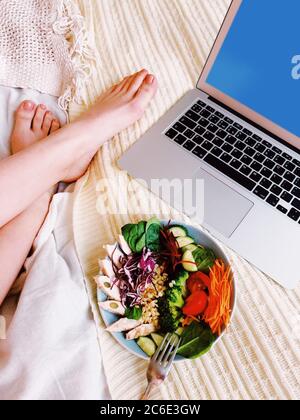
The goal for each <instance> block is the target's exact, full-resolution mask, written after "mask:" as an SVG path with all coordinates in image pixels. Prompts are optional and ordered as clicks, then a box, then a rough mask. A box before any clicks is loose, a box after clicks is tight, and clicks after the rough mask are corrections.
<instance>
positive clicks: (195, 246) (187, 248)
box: [182, 244, 198, 253]
mask: <svg viewBox="0 0 300 420" xmlns="http://www.w3.org/2000/svg"><path fill="white" fill-rule="evenodd" d="M197 248H198V247H197V245H195V244H190V245H187V246H185V247H184V248H182V252H183V253H185V251H192V252H194V251H195V249H197Z"/></svg>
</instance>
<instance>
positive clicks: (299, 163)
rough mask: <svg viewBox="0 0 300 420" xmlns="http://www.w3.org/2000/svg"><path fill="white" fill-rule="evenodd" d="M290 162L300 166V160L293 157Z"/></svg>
mask: <svg viewBox="0 0 300 420" xmlns="http://www.w3.org/2000/svg"><path fill="white" fill-rule="evenodd" d="M292 162H293V164H294V165H296V166H298V167H300V161H299V160H297V159H293V160H292Z"/></svg>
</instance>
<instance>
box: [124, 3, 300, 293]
mask: <svg viewBox="0 0 300 420" xmlns="http://www.w3.org/2000/svg"><path fill="white" fill-rule="evenodd" d="M299 16H300V2H299V1H298V0H285V1H276V2H272V5H270V3H269V2H265V1H261V0H234V1H233V2H232V4H231V7H230V9H229V11H228V13H227V16H226V18H225V21H224V23H223V25H222V28H221V30H220V32H219V35H218V37H217V40H216V42H215V44H214V46H213V49H212V51H211V54H210V56H209V58H208V61H207V63H206V65H205V67H204V70H203V72H202V74H201V76H200V80H199V82H198V84H197V87H196V88H195V89H194V90H191V91H190V92H188V93H187V94H186V95H185V96H184V97H183V98H182V99H181V100H180V101H179V102H178V103H177V104H176V105H175V106H174V107H173V108H172V109H171V110H170V111H169V112H168V113H167V114H166V115H165V116H164V117H163V118H162V119H161V120H160V121H159V122H158V123H157V124H155V125H154V127H153V128H151V129H150V131H148V132H147V133H146V135H144V136H143V137H142V139H141V140H140V141H138V142H137V143H136V144H135V145H134V146H133V147H132V148H131V149H130V150H129V151H128V152H127V153H126V154H125V156H123V157H122V158H121V160H120V166H121V168H123V169H125V170H127V171H128V172H129V173H130V174H131V175H133V176H134V177H135V178H138V179H141V180H144V181H146V182H147V185H148V186H149V188H150V189H153V190H154V188H153V187H152V185H153V183H152V181H153V180H154V179H160V180H161V179H164V180H169V181H170V182H172V180H174V179H179V180H181V181H182V183H184V181H185V180H189V179H191V180H193V181H196V180H202V181H204V196H203V203H204V213H203V217H200V216H199V215H198V216H196V217H194V218H195V219H196V221H198V222H199V223H201V224H202V225H203V226H205V227H206V228H207V229H208V230H209V231H210V232H211V233H212V235H214V236H215V237H216V238H218V239H220V240H221V241H223V242H224V243H225V244H226V245H228V246H229V247H230V248H232V249H233V250H235V251H236V252H238V253H239V254H240V255H241V256H243V257H244V258H246V259H247V260H248V261H250V262H251V263H252V264H254V265H255V266H256V267H258V268H259V269H260V270H262V271H263V272H264V273H266V274H267V275H269V276H270V277H271V278H273V279H274V280H276V281H277V282H278V283H280V284H281V285H282V286H284V287H286V288H290V289H292V288H295V287H296V285H297V283H298V281H299V280H300V271H299V259H300V224H299V223H300V154H299V152H300V44H299V42H298V41H299V22H298V17H299ZM199 24H200V23H199ZM199 42H201V40H199ZM199 185H201V184H199ZM199 188H200V187H199ZM156 192H157V191H156ZM170 197H171V195H170ZM162 198H163V199H166V197H162ZM177 198H178V197H175V198H174V200H173V199H172V200H171V199H170V198H167V201H169V202H170V204H171V205H173V206H174V207H175V208H177ZM186 213H188V214H189V211H186Z"/></svg>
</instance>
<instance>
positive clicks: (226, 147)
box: [222, 143, 233, 153]
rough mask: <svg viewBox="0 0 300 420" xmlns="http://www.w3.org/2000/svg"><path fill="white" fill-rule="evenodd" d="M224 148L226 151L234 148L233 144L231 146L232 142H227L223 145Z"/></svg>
mask: <svg viewBox="0 0 300 420" xmlns="http://www.w3.org/2000/svg"><path fill="white" fill-rule="evenodd" d="M222 149H223V150H224V152H227V153H231V152H232V150H233V146H231V144H228V143H225V144H224V145H223V146H222Z"/></svg>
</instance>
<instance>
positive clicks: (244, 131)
mask: <svg viewBox="0 0 300 420" xmlns="http://www.w3.org/2000/svg"><path fill="white" fill-rule="evenodd" d="M243 133H245V134H247V136H252V134H253V133H252V131H250V130H248V129H247V128H243Z"/></svg>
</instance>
